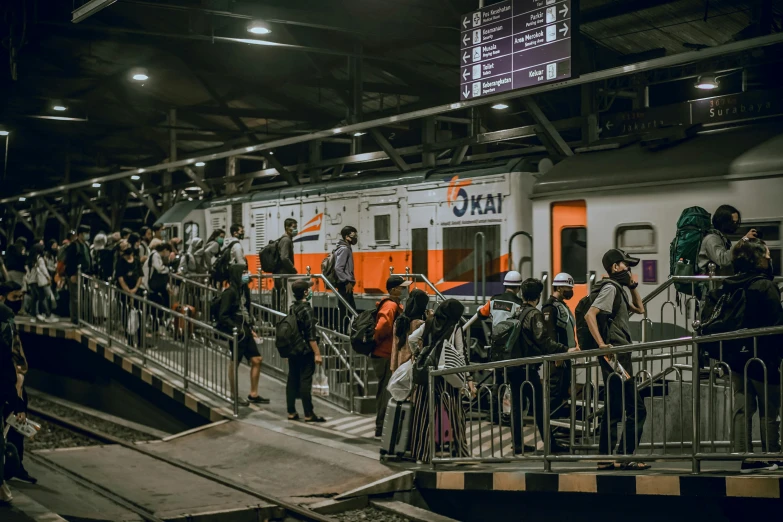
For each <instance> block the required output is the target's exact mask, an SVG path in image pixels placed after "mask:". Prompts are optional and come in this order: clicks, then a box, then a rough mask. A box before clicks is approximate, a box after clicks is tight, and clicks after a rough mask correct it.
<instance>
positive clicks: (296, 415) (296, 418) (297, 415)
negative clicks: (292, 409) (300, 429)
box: [288, 413, 299, 421]
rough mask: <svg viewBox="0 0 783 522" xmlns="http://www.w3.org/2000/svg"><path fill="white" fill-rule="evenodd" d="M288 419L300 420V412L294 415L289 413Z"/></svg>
mask: <svg viewBox="0 0 783 522" xmlns="http://www.w3.org/2000/svg"><path fill="white" fill-rule="evenodd" d="M288 420H290V421H298V420H299V414H298V413H294V414H293V415H289V416H288Z"/></svg>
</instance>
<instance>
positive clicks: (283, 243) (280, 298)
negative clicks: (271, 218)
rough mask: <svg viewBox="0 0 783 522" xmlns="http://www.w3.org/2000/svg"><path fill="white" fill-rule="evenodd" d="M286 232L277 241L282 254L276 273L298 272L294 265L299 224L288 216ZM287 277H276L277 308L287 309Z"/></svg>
mask: <svg viewBox="0 0 783 522" xmlns="http://www.w3.org/2000/svg"><path fill="white" fill-rule="evenodd" d="M283 226H284V227H285V234H283V236H282V237H281V238H280V239H279V240H278V241H277V251H278V253H279V254H280V263H279V264H278V266H277V270H275V271H274V274H275V275H292V274H296V273H297V272H296V266H294V236H296V235H297V234H298V233H299V224H298V223H297V222H296V220H295V219H293V218H288V219H286V220H285V222H284V223H283ZM286 283H287V280H286V279H275V287H274V290H273V292H272V303H273V304H274V308H275V310H281V311H283V310H285V308H286V291H285V288H286Z"/></svg>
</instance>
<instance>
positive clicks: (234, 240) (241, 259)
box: [223, 223, 247, 268]
mask: <svg viewBox="0 0 783 522" xmlns="http://www.w3.org/2000/svg"><path fill="white" fill-rule="evenodd" d="M229 233H230V234H231V237H230V238H228V241H226V242H225V243H224V245H223V248H225V249H228V251H229V257H228V263H229V264H230V265H242V266H244V267H245V268H247V259H245V249H244V248H243V247H242V240H243V239H245V227H243V226H242V224H241V223H234V224H233V225H231V228H230V229H229Z"/></svg>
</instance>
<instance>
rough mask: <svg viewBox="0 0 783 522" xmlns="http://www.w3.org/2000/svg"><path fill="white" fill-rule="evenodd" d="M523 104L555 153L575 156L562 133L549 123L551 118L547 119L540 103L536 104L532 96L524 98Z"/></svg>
mask: <svg viewBox="0 0 783 522" xmlns="http://www.w3.org/2000/svg"><path fill="white" fill-rule="evenodd" d="M522 103H524V105H525V108H526V109H527V112H529V113H530V115H531V116H533V119H534V120H536V122H537V123H538V125H539V126H540V127H541V131H542V133H543V134H544V135H545V136H546V138H547V141H549V142H550V143H551V147H552V148H553V149H554V152H555V153H556V154H559V155H561V156H573V155H574V151H572V150H571V147H569V146H568V143H566V142H565V140H564V139H563V137H562V136H561V135H560V133H559V132H557V129H555V126H554V125H552V122H551V121H549V118H547V117H546V114H544V111H542V110H541V107H539V106H538V103H536V101H535V100H534V99H533V98H532V97H531V96H526V97H524V98H522ZM547 148H549V147H547Z"/></svg>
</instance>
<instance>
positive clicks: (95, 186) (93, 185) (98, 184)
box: [92, 183, 101, 188]
mask: <svg viewBox="0 0 783 522" xmlns="http://www.w3.org/2000/svg"><path fill="white" fill-rule="evenodd" d="M92 188H101V184H100V183H93V184H92Z"/></svg>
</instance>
